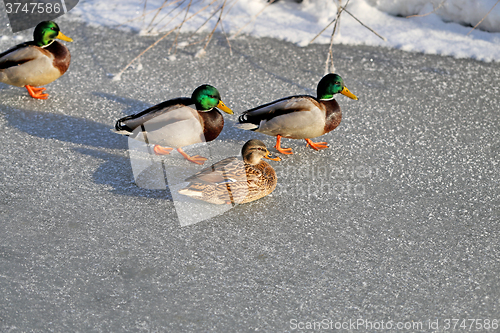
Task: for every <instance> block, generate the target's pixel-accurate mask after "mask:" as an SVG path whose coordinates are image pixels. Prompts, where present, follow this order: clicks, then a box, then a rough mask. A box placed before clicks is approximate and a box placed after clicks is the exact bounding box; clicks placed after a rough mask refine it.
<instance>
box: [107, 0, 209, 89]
mask: <svg viewBox="0 0 500 333" xmlns="http://www.w3.org/2000/svg"><path fill="white" fill-rule="evenodd" d="M214 1H215V0H214ZM209 6H210V5H207V6H205V7H203V8H202V9H200V10H198V11H197V12H196V13H194V14H193V15H191V16H189V17H188V18H187V19H186V20H185V21H183V22H186V21H189V20H190V19H192V18H193V17H195V16H196V15H198V14H199V13H201V12H202V11H204V10H205V9H207V8H208V7H209ZM181 25H182V23H180V24H178V25H176V26H175V27H174V28H172V29H171V30H169V31H168V32H167V33H166V34H164V35H163V36H161V37H160V38H159V39H158V40H157V41H156V42H154V43H153V44H151V45H149V46H148V47H147V48H146V49H145V50H144V51H142V52H141V53H140V54H139V55H138V56H136V57H135V58H134V59H132V60H131V61H130V62H129V63H128V64H127V65H126V66H125V67H124V68H123V69H122V70H121V71H120V72H119V73H118V74H116V75H115V77H114V80H119V78H120V77H121V75H122V74H123V73H124V72H125V71H126V70H127V68H129V67H130V65H132V64H133V63H134V61H136V60H137V59H139V58H140V57H141V56H142V55H143V54H144V53H146V52H147V51H149V50H150V49H152V48H153V47H155V46H156V45H157V44H158V43H159V42H161V41H162V40H163V39H165V38H166V37H167V36H168V35H170V34H171V33H172V32H174V31H175V30H176V29H177V28H179V27H180V26H181Z"/></svg>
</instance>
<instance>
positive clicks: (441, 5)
mask: <svg viewBox="0 0 500 333" xmlns="http://www.w3.org/2000/svg"><path fill="white" fill-rule="evenodd" d="M446 1H447V0H443V1H442V2H441V3H440V4H439V5H438V6H437V7H436V8H434V4H433V5H432V7H433V8H434V9H433V10H432V12H429V13H426V14H421V15H410V16H407V17H406V18H410V17H423V16H427V15H431V14H433V13H435V12H436V11H438V10H439V9H440V8H441V7H443V6H444V3H445V2H446Z"/></svg>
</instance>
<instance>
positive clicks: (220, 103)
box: [217, 101, 234, 114]
mask: <svg viewBox="0 0 500 333" xmlns="http://www.w3.org/2000/svg"><path fill="white" fill-rule="evenodd" d="M217 109H219V110H222V111H224V112H225V113H229V114H234V112H233V110H231V109H230V108H228V107H227V106H226V104H224V102H222V101H219V104H217Z"/></svg>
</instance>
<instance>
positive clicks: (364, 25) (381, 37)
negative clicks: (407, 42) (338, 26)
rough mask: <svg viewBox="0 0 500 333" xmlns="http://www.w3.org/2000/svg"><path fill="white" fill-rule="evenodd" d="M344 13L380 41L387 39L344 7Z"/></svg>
mask: <svg viewBox="0 0 500 333" xmlns="http://www.w3.org/2000/svg"><path fill="white" fill-rule="evenodd" d="M445 1H446V0H445ZM344 11H345V12H346V13H347V14H349V15H351V17H352V18H353V19H355V20H356V21H358V23H359V24H361V25H362V26H363V27H365V28H366V29H368V30H370V31H371V32H373V33H374V34H375V35H377V36H378V37H379V38H380V39H382V40H383V41H384V42H387V38H385V37H383V36H380V35H379V34H378V33H377V32H376V31H375V30H373V29H372V28H370V27H369V26H367V25H366V24H364V23H363V22H361V21H360V20H358V18H357V17H356V16H354V15H352V14H351V13H350V12H349V11H348V10H347V9H346V8H345V6H344Z"/></svg>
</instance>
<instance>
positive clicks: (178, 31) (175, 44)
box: [172, 0, 193, 50]
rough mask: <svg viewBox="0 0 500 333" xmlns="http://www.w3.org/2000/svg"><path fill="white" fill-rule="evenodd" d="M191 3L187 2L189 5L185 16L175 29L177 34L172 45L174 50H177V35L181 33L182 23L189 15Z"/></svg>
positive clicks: (190, 0)
mask: <svg viewBox="0 0 500 333" xmlns="http://www.w3.org/2000/svg"><path fill="white" fill-rule="evenodd" d="M192 3H193V0H189V4H188V6H187V8H186V15H184V19H183V20H182V22H181V24H180V25H179V28H178V29H177V34H176V35H175V40H174V44H173V46H172V47H173V48H174V50H175V49H176V48H177V39H178V38H179V34H180V32H181V28H182V26H183V25H184V22H186V18H187V15H188V14H189V9H190V8H191V4H192Z"/></svg>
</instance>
